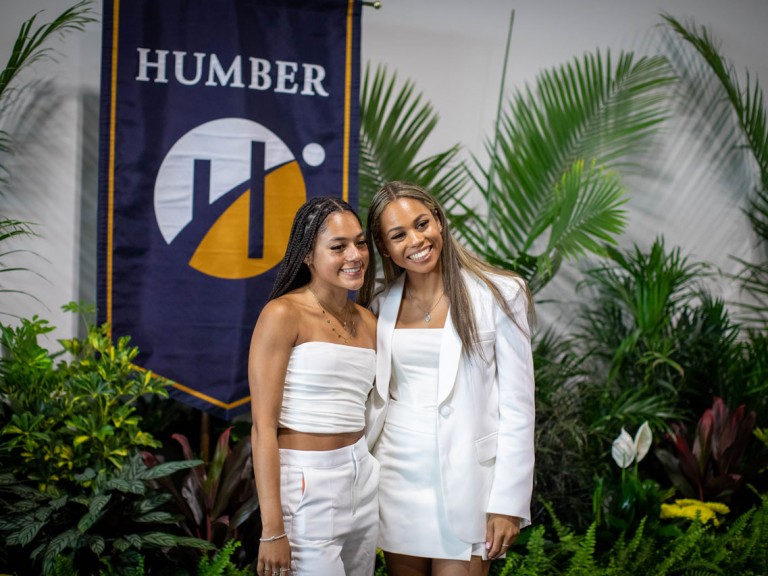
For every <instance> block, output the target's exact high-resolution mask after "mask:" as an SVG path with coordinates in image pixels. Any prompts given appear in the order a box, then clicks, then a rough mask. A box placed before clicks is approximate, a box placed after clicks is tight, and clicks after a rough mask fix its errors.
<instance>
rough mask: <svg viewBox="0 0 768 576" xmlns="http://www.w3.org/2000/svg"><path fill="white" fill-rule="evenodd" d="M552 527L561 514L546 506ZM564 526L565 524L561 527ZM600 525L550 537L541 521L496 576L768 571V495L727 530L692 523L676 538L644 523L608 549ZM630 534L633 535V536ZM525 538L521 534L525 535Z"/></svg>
mask: <svg viewBox="0 0 768 576" xmlns="http://www.w3.org/2000/svg"><path fill="white" fill-rule="evenodd" d="M548 509H549V510H550V514H551V515H552V521H553V524H554V525H557V523H558V522H557V518H556V517H555V515H554V512H552V509H551V507H548ZM561 526H562V525H561ZM596 528H597V527H596V524H592V525H590V526H589V528H588V529H587V530H586V531H585V532H584V534H581V535H578V534H575V533H574V532H572V531H570V530H566V531H565V532H560V531H558V534H557V538H556V539H555V540H549V539H548V538H547V528H546V527H545V526H543V525H539V526H535V527H529V528H526V529H525V530H524V531H523V534H526V533H529V537H528V538H527V542H526V543H525V545H524V546H521V545H520V544H517V543H516V544H515V546H513V547H512V548H510V550H509V551H508V552H507V557H506V558H505V559H504V560H498V561H495V562H494V563H493V564H492V566H491V572H490V573H491V575H492V576H507V575H509V576H511V575H513V574H514V575H515V576H517V575H520V574H524V575H526V576H545V575H546V576H576V575H579V576H582V575H589V576H625V575H626V574H653V575H654V576H666V575H671V574H691V575H692V574H740V575H758V574H766V573H768V538H766V537H767V536H768V497H767V496H765V495H764V496H763V497H762V498H761V503H760V505H758V506H757V507H755V508H752V509H751V510H749V511H747V512H746V513H744V514H742V515H741V516H739V517H738V518H736V519H734V521H733V522H732V523H731V524H730V525H728V526H727V527H725V528H719V529H718V528H716V527H715V526H713V525H712V524H707V525H704V524H701V523H699V522H692V523H690V524H689V525H688V526H687V528H686V529H685V530H684V531H680V532H678V537H676V538H669V537H667V536H663V535H661V534H660V533H653V532H647V530H646V521H645V520H643V521H641V522H640V523H639V524H638V525H637V528H636V529H634V530H633V531H630V532H626V533H623V534H621V535H620V536H618V537H617V539H616V540H615V541H613V542H611V543H610V545H609V546H608V547H607V548H601V547H600V543H599V541H598V539H597V538H596ZM630 535H631V536H630ZM521 537H522V534H521Z"/></svg>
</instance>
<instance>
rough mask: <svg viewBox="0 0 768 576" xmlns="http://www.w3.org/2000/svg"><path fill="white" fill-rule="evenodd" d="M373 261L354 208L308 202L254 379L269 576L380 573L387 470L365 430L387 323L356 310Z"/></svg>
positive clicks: (261, 559) (265, 325)
mask: <svg viewBox="0 0 768 576" xmlns="http://www.w3.org/2000/svg"><path fill="white" fill-rule="evenodd" d="M368 258H369V254H368V245H367V243H366V240H365V236H364V234H363V230H362V226H361V224H360V219H359V218H358V216H357V214H356V213H355V212H354V210H353V209H352V207H351V206H350V205H349V204H347V203H346V202H344V201H342V200H339V199H338V198H331V197H320V198H313V199H311V200H309V201H307V202H306V203H305V204H304V205H303V206H302V207H301V208H300V209H299V210H298V212H297V213H296V217H295V218H294V221H293V226H292V228H291V235H290V239H289V242H288V248H287V250H286V253H285V257H284V258H283V261H282V263H281V264H280V269H279V272H278V275H277V279H276V281H275V285H274V288H273V289H272V293H271V294H270V296H269V299H268V301H267V304H266V305H265V306H264V309H263V310H262V311H261V314H260V315H259V319H258V321H257V322H256V327H255V328H254V331H253V337H252V340H251V349H250V354H249V358H248V376H249V384H250V391H251V409H252V415H253V426H252V429H251V437H252V446H253V468H254V474H255V477H256V488H257V491H258V495H259V506H260V509H261V519H262V526H263V529H262V537H261V538H260V544H259V556H258V560H257V564H256V569H257V572H258V574H260V575H264V576H285V575H287V574H300V575H302V576H304V575H317V576H345V575H355V576H356V575H363V574H372V573H373V569H374V562H375V556H376V539H377V536H378V497H377V485H378V473H379V468H378V463H377V462H376V461H375V460H374V459H373V457H372V456H370V454H369V453H368V448H367V446H366V440H365V437H364V435H363V429H364V426H365V401H366V398H367V396H368V392H369V391H370V390H371V388H372V386H373V379H374V376H375V373H376V352H375V347H376V319H375V317H374V316H373V314H372V313H371V312H369V311H368V310H366V309H365V308H363V307H361V306H358V305H356V304H355V303H354V302H352V301H351V300H350V299H349V292H350V291H356V290H359V289H360V287H361V286H362V285H363V280H364V277H365V271H366V268H367V267H368Z"/></svg>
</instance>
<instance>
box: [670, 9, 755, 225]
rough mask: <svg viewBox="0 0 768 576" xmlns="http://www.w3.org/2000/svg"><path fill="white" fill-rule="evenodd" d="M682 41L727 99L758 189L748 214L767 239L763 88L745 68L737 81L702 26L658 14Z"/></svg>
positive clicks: (731, 69) (729, 65) (734, 74)
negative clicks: (743, 78) (755, 173)
mask: <svg viewBox="0 0 768 576" xmlns="http://www.w3.org/2000/svg"><path fill="white" fill-rule="evenodd" d="M662 17H663V18H664V20H666V22H667V23H668V24H669V25H670V27H671V28H672V29H673V30H674V31H675V32H677V34H679V35H680V37H681V38H683V40H685V41H686V42H688V43H689V44H690V45H692V46H693V47H694V48H695V49H696V51H697V52H698V53H699V54H700V55H701V57H702V58H703V59H704V61H705V62H706V63H707V65H708V66H709V68H710V69H711V71H712V72H713V73H714V74H715V76H716V77H717V79H718V80H719V81H720V84H721V85H722V87H723V89H724V90H725V93H726V95H727V98H728V101H729V102H730V104H731V106H732V107H733V110H734V111H735V112H736V116H737V118H738V122H739V126H740V127H741V129H742V131H743V134H744V138H745V140H746V144H747V146H746V148H747V149H748V150H749V151H750V152H751V153H752V155H753V156H754V159H755V161H756V162H757V166H758V171H759V176H760V184H761V186H760V188H759V189H757V190H756V191H755V197H754V198H753V199H752V201H751V203H750V210H749V211H748V215H749V218H750V221H751V222H752V226H753V228H754V229H755V232H756V233H757V234H758V236H760V238H762V239H763V240H768V129H767V127H766V110H765V104H764V102H765V99H764V97H763V91H762V89H761V88H760V85H759V84H758V82H757V80H753V79H752V77H751V76H750V75H749V72H748V71H747V74H746V81H745V84H746V85H745V86H744V87H743V88H742V86H741V84H740V83H739V80H738V77H737V74H736V71H735V70H734V67H733V65H731V64H730V63H728V61H727V60H726V59H725V57H724V56H723V55H722V54H721V53H720V50H719V48H718V46H717V43H716V42H715V40H714V38H713V37H712V36H711V34H710V33H709V31H708V30H707V29H706V28H705V27H700V28H697V27H696V26H693V25H692V26H689V27H686V26H684V25H683V24H681V23H680V22H678V21H677V20H675V19H674V18H673V17H671V16H669V15H666V14H665V15H662Z"/></svg>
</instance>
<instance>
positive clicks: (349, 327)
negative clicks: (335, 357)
mask: <svg viewBox="0 0 768 576" xmlns="http://www.w3.org/2000/svg"><path fill="white" fill-rule="evenodd" d="M307 289H308V290H309V291H310V292H311V293H312V296H314V297H315V302H317V305H318V306H320V310H321V311H322V313H323V319H324V320H325V323H326V324H328V326H329V327H330V328H331V330H332V331H333V333H334V334H336V337H337V338H338V339H339V340H341V341H343V342H344V344H349V341H350V340H351V339H353V338H354V337H355V335H356V334H357V325H356V323H355V320H354V318H353V317H352V311H351V310H350V308H349V306H344V309H343V310H346V312H347V314H346V319H345V318H344V315H342V314H340V313H337V312H334V311H333V310H332V309H331V307H330V306H325V305H323V303H322V302H320V298H318V297H317V294H315V291H314V290H312V288H310V287H309V286H307ZM343 310H342V311H343ZM329 316H333V319H334V320H336V322H338V324H339V326H340V327H341V329H342V331H343V332H346V334H347V335H346V336H345V335H344V334H342V332H339V331H338V330H336V327H335V326H334V325H333V322H331V319H330V318H329Z"/></svg>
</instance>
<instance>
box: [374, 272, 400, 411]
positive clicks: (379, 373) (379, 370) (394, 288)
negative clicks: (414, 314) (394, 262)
mask: <svg viewBox="0 0 768 576" xmlns="http://www.w3.org/2000/svg"><path fill="white" fill-rule="evenodd" d="M404 285H405V274H401V275H400V277H399V278H397V279H396V280H395V281H394V282H393V283H392V285H391V287H390V288H389V290H388V291H387V294H386V296H385V297H384V298H383V299H382V302H381V306H380V307H379V318H378V323H377V330H376V332H377V342H376V390H377V392H378V393H379V396H381V397H382V398H387V396H388V395H389V380H390V376H391V372H392V337H393V335H394V333H395V324H396V323H397V312H398V310H400V300H401V299H402V297H403V286H404Z"/></svg>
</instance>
